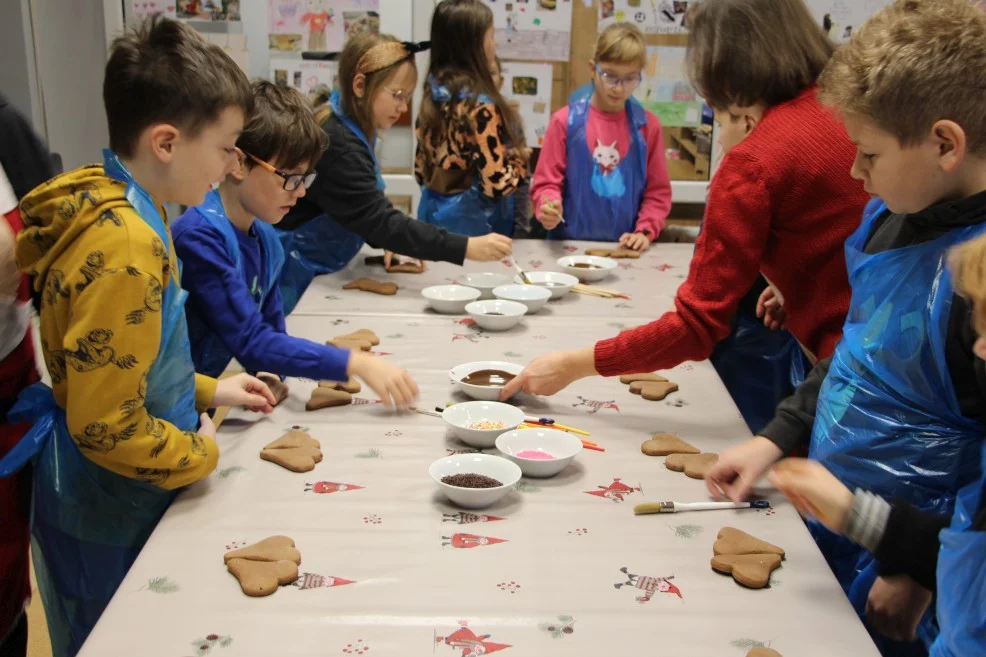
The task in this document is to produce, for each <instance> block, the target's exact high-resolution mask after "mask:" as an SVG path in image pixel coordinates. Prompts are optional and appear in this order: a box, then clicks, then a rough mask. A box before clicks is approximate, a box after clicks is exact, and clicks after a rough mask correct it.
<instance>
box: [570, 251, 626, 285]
mask: <svg viewBox="0 0 986 657" xmlns="http://www.w3.org/2000/svg"><path fill="white" fill-rule="evenodd" d="M558 266H559V267H561V268H563V269H564V270H565V271H566V272H568V273H569V274H571V275H572V276H575V277H576V278H578V279H579V280H580V281H586V282H591V281H601V280H602V279H604V278H606V277H607V276H609V275H610V274H611V273H612V272H613V271H614V270H615V269H616V267H617V264H616V261H615V260H613V259H612V258H600V257H599V256H587V255H572V256H565V257H564V258H559V259H558Z"/></svg>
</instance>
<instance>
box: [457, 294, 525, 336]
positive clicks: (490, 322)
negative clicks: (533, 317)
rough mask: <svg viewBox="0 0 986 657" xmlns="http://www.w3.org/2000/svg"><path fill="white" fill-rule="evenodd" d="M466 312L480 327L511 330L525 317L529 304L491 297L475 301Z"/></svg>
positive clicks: (492, 329)
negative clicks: (486, 299)
mask: <svg viewBox="0 0 986 657" xmlns="http://www.w3.org/2000/svg"><path fill="white" fill-rule="evenodd" d="M466 312H467V313H468V314H469V316H470V317H472V319H473V321H474V322H476V324H477V325H478V326H479V327H480V328H484V329H486V330H487V331H509V330H510V329H512V328H513V327H515V326H517V324H519V323H520V320H522V319H524V315H525V314H527V306H525V305H524V304H522V303H520V302H518V301H508V300H505V299H490V300H488V301H473V302H472V303H470V304H468V305H467V306H466Z"/></svg>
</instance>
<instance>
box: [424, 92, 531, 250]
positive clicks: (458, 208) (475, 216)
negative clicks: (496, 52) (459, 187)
mask: <svg viewBox="0 0 986 657" xmlns="http://www.w3.org/2000/svg"><path fill="white" fill-rule="evenodd" d="M429 83H430V86H431V98H432V100H434V101H435V102H436V103H440V104H442V103H448V102H451V100H452V94H451V92H450V91H449V90H448V87H446V86H445V85H443V84H438V82H437V81H436V80H435V79H434V78H429ZM459 98H460V99H465V98H468V93H467V92H466V91H462V92H460V93H459ZM476 100H477V102H479V103H492V102H493V100H492V99H491V98H489V97H488V96H485V95H483V94H480V95H479V96H477V98H476ZM418 219H419V220H420V221H423V222H425V223H429V224H433V225H435V226H440V227H442V228H445V229H446V230H448V231H449V232H451V233H458V234H460V235H465V236H467V237H480V236H482V235H488V234H490V233H500V234H501V235H506V236H507V237H511V236H512V235H513V234H514V199H513V197H512V196H509V195H508V196H501V197H500V198H490V197H489V196H487V195H486V194H484V193H483V182H482V180H481V179H480V178H479V176H475V180H474V181H473V184H472V187H470V188H469V189H467V190H466V191H464V192H459V193H457V194H439V193H438V192H435V191H432V190H431V189H428V187H426V186H424V185H422V186H421V201H420V202H419V203H418Z"/></svg>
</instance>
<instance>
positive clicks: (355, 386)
mask: <svg viewBox="0 0 986 657" xmlns="http://www.w3.org/2000/svg"><path fill="white" fill-rule="evenodd" d="M318 387H319V388H328V389H329V390H342V391H344V392H348V393H349V394H351V395H356V394H359V392H360V391H361V390H362V389H363V386H362V385H360V382H359V381H357V380H356V379H349V381H346V382H345V383H342V382H341V381H319V382H318Z"/></svg>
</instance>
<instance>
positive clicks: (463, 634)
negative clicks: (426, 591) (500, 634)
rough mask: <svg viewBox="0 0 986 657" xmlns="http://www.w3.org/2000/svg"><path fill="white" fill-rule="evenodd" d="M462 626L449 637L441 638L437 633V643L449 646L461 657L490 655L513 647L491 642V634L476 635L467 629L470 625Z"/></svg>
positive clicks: (464, 623)
mask: <svg viewBox="0 0 986 657" xmlns="http://www.w3.org/2000/svg"><path fill="white" fill-rule="evenodd" d="M460 624H461V625H462V627H460V628H459V629H457V630H456V631H455V632H452V633H451V634H449V635H448V636H439V635H438V633H437V632H436V633H435V643H436V644H445V645H446V646H449V647H450V648H452V649H454V650H455V651H457V652H458V655H459V657H475V656H476V655H489V654H491V653H494V652H499V651H501V650H506V649H507V648H510V647H511V646H510V645H508V644H506V643H495V642H493V641H490V640H489V638H490V637H491V636H492V635H490V634H476V633H475V632H473V631H472V630H470V629H469V628H468V627H467V625H468V624H467V623H466V622H462V623H460Z"/></svg>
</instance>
